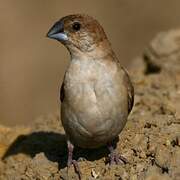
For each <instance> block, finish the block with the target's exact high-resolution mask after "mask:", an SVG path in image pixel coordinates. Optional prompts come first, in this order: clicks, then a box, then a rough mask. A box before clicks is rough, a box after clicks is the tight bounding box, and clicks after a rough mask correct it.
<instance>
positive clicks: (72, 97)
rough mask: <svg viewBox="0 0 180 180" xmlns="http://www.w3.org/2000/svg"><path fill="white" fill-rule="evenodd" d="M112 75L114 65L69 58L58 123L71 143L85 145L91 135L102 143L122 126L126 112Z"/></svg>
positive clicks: (91, 137) (114, 68)
mask: <svg viewBox="0 0 180 180" xmlns="http://www.w3.org/2000/svg"><path fill="white" fill-rule="evenodd" d="M116 76H117V67H116V66H115V65H112V66H111V67H108V66H106V65H105V64H104V63H102V62H100V61H94V60H92V59H84V60H83V61H82V60H77V59H74V60H72V62H71V64H70V66H69V68H68V70H67V72H66V75H65V79H64V83H65V100H64V102H63V103H62V122H63V125H64V126H65V130H66V133H67V134H69V136H71V139H73V140H72V141H75V143H76V141H77V142H78V143H79V144H85V142H86V141H87V140H88V141H91V140H90V139H93V138H94V137H96V140H98V138H97V137H99V141H101V142H102V143H104V141H106V140H107V139H111V138H112V137H114V136H117V134H118V133H119V132H120V131H121V129H122V128H123V126H124V124H125V123H124V120H125V119H126V115H125V114H124V113H122V112H123V110H122V108H121V104H122V102H123V98H120V97H121V86H120V83H121V82H120V81H119V82H116V80H117V79H116ZM119 79H120V78H119ZM72 136H73V137H72ZM82 136H83V137H82ZM92 141H94V140H92ZM92 144H93V142H92ZM82 146H83V145H82Z"/></svg>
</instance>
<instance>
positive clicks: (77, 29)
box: [72, 22, 81, 31]
mask: <svg viewBox="0 0 180 180" xmlns="http://www.w3.org/2000/svg"><path fill="white" fill-rule="evenodd" d="M72 28H73V30H75V31H79V30H80V29H81V24H80V23H79V22H75V23H74V24H73V26H72Z"/></svg>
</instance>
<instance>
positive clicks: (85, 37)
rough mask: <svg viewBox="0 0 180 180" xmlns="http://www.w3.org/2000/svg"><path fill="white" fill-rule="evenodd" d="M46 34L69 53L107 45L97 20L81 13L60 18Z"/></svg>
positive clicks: (88, 50)
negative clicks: (63, 46)
mask: <svg viewBox="0 0 180 180" xmlns="http://www.w3.org/2000/svg"><path fill="white" fill-rule="evenodd" d="M47 36H48V37H49V38H52V39H56V40H58V41H60V42H61V43H62V44H64V45H65V46H66V47H67V48H68V49H69V51H70V52H71V53H73V52H76V51H80V52H82V53H88V52H91V51H93V50H94V49H96V48H97V47H100V46H102V44H108V46H109V42H108V40H107V36H106V34H105V32H104V30H103V28H102V27H101V25H100V24H99V23H98V21H97V20H95V19H94V18H92V17H90V16H88V15H83V14H75V15H69V16H65V17H63V18H61V19H60V20H59V21H57V22H56V23H55V24H54V25H53V26H52V28H51V29H50V30H49V32H48V34H47Z"/></svg>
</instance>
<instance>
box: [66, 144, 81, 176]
mask: <svg viewBox="0 0 180 180" xmlns="http://www.w3.org/2000/svg"><path fill="white" fill-rule="evenodd" d="M67 146H68V161H67V169H69V167H70V166H71V165H72V164H73V166H74V170H75V172H76V173H77V174H78V177H79V179H81V171H80V168H79V166H78V163H77V161H76V160H73V150H74V145H73V144H72V143H71V142H70V141H68V142H67Z"/></svg>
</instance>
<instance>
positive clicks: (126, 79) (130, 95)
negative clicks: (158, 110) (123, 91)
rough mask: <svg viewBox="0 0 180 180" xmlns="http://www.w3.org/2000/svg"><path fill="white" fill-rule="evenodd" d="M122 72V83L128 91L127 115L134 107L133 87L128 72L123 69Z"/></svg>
mask: <svg viewBox="0 0 180 180" xmlns="http://www.w3.org/2000/svg"><path fill="white" fill-rule="evenodd" d="M123 70H124V72H125V74H124V83H125V86H126V87H127V91H128V113H130V112H131V110H132V108H133V105H134V87H133V85H132V82H131V80H130V77H129V74H128V72H127V71H126V69H124V68H123Z"/></svg>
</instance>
